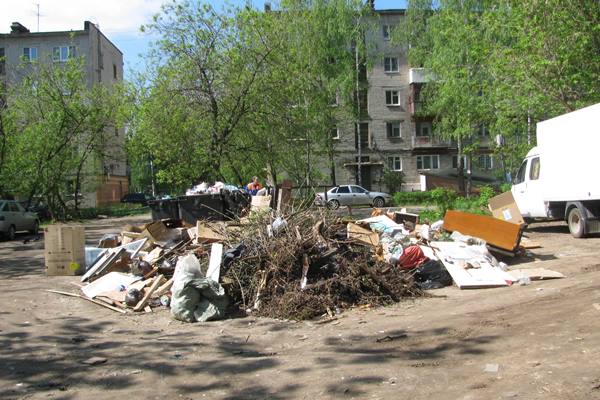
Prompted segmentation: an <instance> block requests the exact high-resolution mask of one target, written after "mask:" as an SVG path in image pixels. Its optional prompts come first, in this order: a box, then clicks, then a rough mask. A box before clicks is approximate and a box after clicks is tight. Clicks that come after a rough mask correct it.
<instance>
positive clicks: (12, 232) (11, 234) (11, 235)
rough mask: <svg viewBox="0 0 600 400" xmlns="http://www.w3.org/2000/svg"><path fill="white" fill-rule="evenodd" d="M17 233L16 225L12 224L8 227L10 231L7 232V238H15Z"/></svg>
mask: <svg viewBox="0 0 600 400" xmlns="http://www.w3.org/2000/svg"><path fill="white" fill-rule="evenodd" d="M16 235H17V230H16V229H15V226H14V225H11V226H10V227H9V228H8V232H7V233H6V239H7V240H15V236H16Z"/></svg>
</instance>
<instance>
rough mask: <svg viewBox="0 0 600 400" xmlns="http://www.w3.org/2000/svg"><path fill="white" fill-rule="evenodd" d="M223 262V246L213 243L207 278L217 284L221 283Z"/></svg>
mask: <svg viewBox="0 0 600 400" xmlns="http://www.w3.org/2000/svg"><path fill="white" fill-rule="evenodd" d="M222 260H223V244H222V243H213V244H212V246H211V248H210V259H209V261H208V271H206V277H207V278H210V279H212V280H213V281H215V282H219V277H220V275H221V261H222Z"/></svg>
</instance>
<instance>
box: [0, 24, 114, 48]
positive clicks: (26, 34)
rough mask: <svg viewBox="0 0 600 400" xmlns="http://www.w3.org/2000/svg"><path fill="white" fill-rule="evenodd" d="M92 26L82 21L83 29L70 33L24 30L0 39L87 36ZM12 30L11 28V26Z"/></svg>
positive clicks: (5, 34) (1, 35)
mask: <svg viewBox="0 0 600 400" xmlns="http://www.w3.org/2000/svg"><path fill="white" fill-rule="evenodd" d="M15 24H18V22H13V25H15ZM19 25H20V26H21V27H23V25H21V24H19ZM91 25H93V24H92V23H91V22H90V21H84V23H83V27H84V29H78V30H70V31H47V32H29V31H28V30H27V28H25V27H23V28H25V29H26V30H27V31H26V32H24V31H18V32H14V31H13V32H10V33H0V39H17V38H35V37H53V36H68V35H85V34H88V33H89V32H90V26H91ZM11 28H12V26H11ZM96 29H97V30H98V33H99V34H100V35H102V36H103V37H104V38H105V39H106V41H107V42H108V43H110V44H111V45H112V46H113V47H114V48H115V50H117V51H118V52H119V53H121V55H122V54H123V52H122V51H121V50H120V49H119V48H118V47H117V46H116V45H115V44H114V43H113V42H111V41H110V39H109V38H107V37H106V35H105V34H104V33H102V31H101V30H100V29H98V28H96Z"/></svg>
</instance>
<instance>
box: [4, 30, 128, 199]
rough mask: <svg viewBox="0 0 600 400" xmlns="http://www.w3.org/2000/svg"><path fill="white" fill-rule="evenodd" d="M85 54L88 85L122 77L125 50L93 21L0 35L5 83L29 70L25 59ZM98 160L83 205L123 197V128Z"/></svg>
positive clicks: (52, 59) (59, 59)
mask: <svg viewBox="0 0 600 400" xmlns="http://www.w3.org/2000/svg"><path fill="white" fill-rule="evenodd" d="M74 56H77V57H83V59H84V60H85V77H86V78H85V79H86V84H87V86H88V87H90V88H91V87H92V86H93V85H95V84H103V85H107V86H112V85H113V84H115V83H117V82H121V81H122V80H123V54H122V53H121V51H120V50H119V49H118V48H117V47H116V46H115V45H114V44H113V43H112V42H111V41H110V40H108V38H107V37H106V36H104V34H103V33H102V32H101V31H100V30H99V29H98V28H97V27H96V26H95V25H94V24H92V23H91V22H89V21H85V23H84V29H83V30H75V31H60V32H30V31H29V30H28V29H27V28H26V27H24V26H23V25H21V24H20V23H18V22H14V23H13V24H12V25H11V31H10V33H5V34H0V84H8V85H11V84H15V83H17V82H19V81H20V80H21V79H22V78H23V76H24V74H26V73H27V68H23V61H24V60H25V61H37V62H40V63H41V62H47V63H55V64H60V63H62V62H64V61H66V60H67V59H68V58H70V57H74ZM107 133H108V135H107V136H108V137H110V138H111V140H109V141H108V143H107V149H106V151H105V152H104V153H105V154H104V155H103V159H102V160H97V161H99V164H100V165H101V166H102V171H100V172H99V173H98V174H95V176H94V177H93V178H92V180H94V181H95V184H92V187H95V190H93V191H90V192H86V191H85V190H84V193H83V196H84V197H83V200H84V204H85V205H87V206H90V207H94V206H97V205H102V204H107V203H114V202H118V201H120V199H121V197H122V195H123V194H125V193H127V191H128V188H129V183H128V178H127V167H126V159H125V152H124V136H125V134H124V132H123V129H117V128H112V129H111V130H110V132H107Z"/></svg>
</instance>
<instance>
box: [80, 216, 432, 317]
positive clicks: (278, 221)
mask: <svg viewBox="0 0 600 400" xmlns="http://www.w3.org/2000/svg"><path fill="white" fill-rule="evenodd" d="M255 211H256V210H255ZM353 226H355V224H353V223H348V222H347V221H344V220H343V219H342V218H340V217H338V216H336V215H334V214H333V213H331V212H329V211H327V210H320V211H315V210H303V211H300V212H291V213H289V214H288V215H286V216H280V217H277V218H275V217H273V214H272V213H271V212H270V211H264V210H258V211H256V212H252V213H251V214H250V215H249V216H248V217H245V218H242V219H240V220H236V221H226V222H225V221H221V222H214V221H213V222H210V221H198V222H197V225H196V226H195V227H189V226H183V225H182V221H180V220H166V221H157V222H153V223H150V224H147V225H145V226H142V227H134V226H126V227H125V229H124V230H123V232H122V233H121V234H120V235H107V236H106V237H104V238H103V239H102V240H101V241H100V244H99V248H98V249H91V248H88V249H87V252H88V253H89V254H92V253H94V254H95V255H96V258H95V260H93V261H92V262H90V265H89V267H88V268H87V271H86V272H85V274H84V275H83V276H82V278H81V281H82V282H84V283H86V285H85V286H83V287H82V289H81V290H82V293H83V296H84V297H87V298H88V299H93V300H94V301H95V302H97V303H104V304H106V305H109V306H110V307H111V309H115V310H122V311H124V312H126V311H125V310H127V311H146V312H151V311H152V309H153V308H155V307H162V306H170V308H171V313H172V314H173V316H174V317H175V318H176V319H179V320H183V321H188V322H194V321H207V320H212V319H218V318H224V317H225V316H226V315H235V314H239V313H242V314H246V315H247V314H254V315H259V316H267V317H272V318H282V319H296V320H302V319H309V318H314V317H317V316H321V315H330V316H332V315H334V314H336V313H338V312H341V311H342V310H344V309H347V308H350V307H354V306H380V305H386V304H391V303H394V302H397V301H400V300H401V299H402V298H405V297H415V296H421V295H423V291H422V288H421V286H419V282H417V280H415V277H414V276H413V274H412V273H409V272H407V270H406V269H402V268H391V265H390V264H389V263H388V262H386V261H385V259H384V258H383V257H381V255H378V254H377V248H376V247H373V246H371V245H370V244H368V243H366V242H365V241H364V240H363V238H362V237H361V235H357V234H356V233H353V232H350V231H349V229H350V230H352V229H353ZM356 226H357V225H356ZM349 227H350V228H349ZM363 229H367V228H363ZM369 232H371V231H369ZM371 233H373V232H371Z"/></svg>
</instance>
